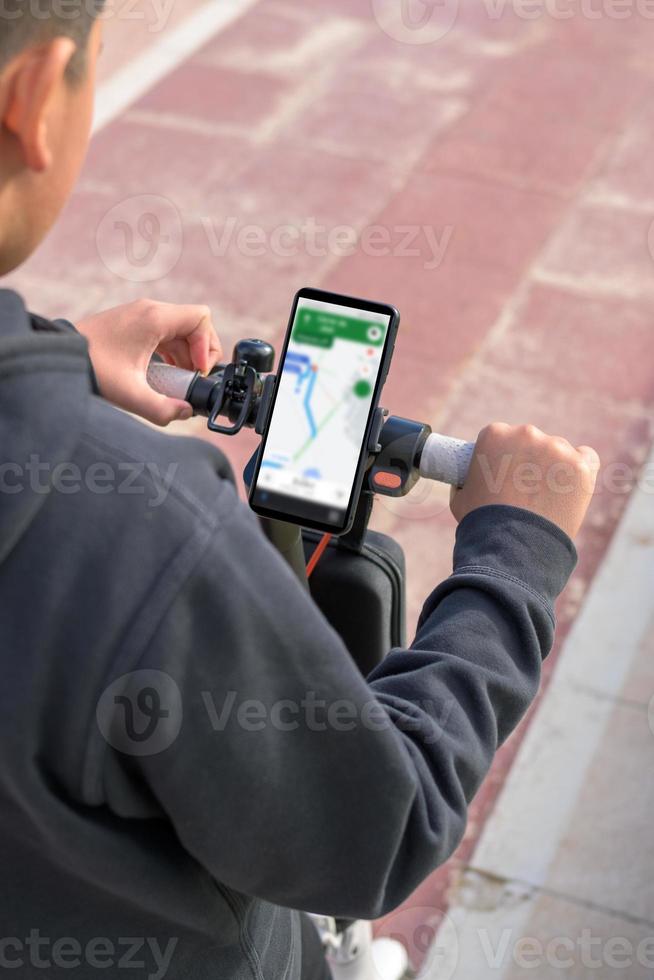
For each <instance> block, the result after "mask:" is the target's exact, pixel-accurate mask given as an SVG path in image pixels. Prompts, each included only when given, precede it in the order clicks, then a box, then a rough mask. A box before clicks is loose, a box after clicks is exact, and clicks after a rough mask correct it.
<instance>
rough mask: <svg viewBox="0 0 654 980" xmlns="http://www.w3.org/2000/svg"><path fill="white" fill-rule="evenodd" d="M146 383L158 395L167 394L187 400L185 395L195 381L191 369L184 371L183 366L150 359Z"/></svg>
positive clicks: (169, 396) (170, 396)
mask: <svg viewBox="0 0 654 980" xmlns="http://www.w3.org/2000/svg"><path fill="white" fill-rule="evenodd" d="M147 379H148V384H149V385H150V387H151V388H154V390H155V391H158V392H159V394H160V395H167V396H168V398H181V399H182V401H188V398H187V395H188V393H189V390H190V388H191V385H192V384H193V382H194V381H195V373H194V372H193V371H185V370H184V369H183V368H177V367H172V366H171V365H170V364H160V363H158V362H157V361H151V362H150V366H149V367H148V373H147Z"/></svg>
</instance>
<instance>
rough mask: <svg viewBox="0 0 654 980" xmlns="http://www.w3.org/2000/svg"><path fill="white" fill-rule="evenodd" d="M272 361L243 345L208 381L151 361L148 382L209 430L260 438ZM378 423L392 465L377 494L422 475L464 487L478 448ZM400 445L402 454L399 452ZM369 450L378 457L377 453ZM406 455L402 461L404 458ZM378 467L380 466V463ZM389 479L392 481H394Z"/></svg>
mask: <svg viewBox="0 0 654 980" xmlns="http://www.w3.org/2000/svg"><path fill="white" fill-rule="evenodd" d="M273 359H274V352H273V351H272V348H271V347H270V345H268V344H264V343H263V342H262V341H241V343H240V344H237V345H236V348H235V350H234V360H233V362H232V363H231V364H227V365H224V364H223V365H220V366H219V367H218V368H216V369H215V371H214V373H212V374H210V375H209V376H208V377H203V376H202V375H200V374H198V373H193V372H192V371H184V370H182V369H181V368H176V367H170V366H169V365H167V364H161V363H156V362H154V361H153V362H152V363H151V364H150V367H149V368H148V382H149V384H150V385H151V387H152V388H154V390H155V391H158V392H159V393H160V394H162V395H168V396H169V397H171V398H181V399H183V400H184V401H188V402H189V403H190V404H191V405H192V406H193V408H194V409H195V413H196V414H197V415H204V416H207V417H208V418H209V428H210V429H212V430H213V431H218V432H223V433H225V434H228V435H234V434H236V432H238V431H240V429H241V428H242V427H243V426H247V427H249V428H254V429H255V430H256V431H257V432H259V433H260V434H261V433H263V430H264V428H265V423H266V420H267V415H268V409H269V406H270V401H271V398H272V393H273V386H274V377H273V375H271V374H268V375H267V377H265V378H263V377H262V373H263V372H265V371H270V370H271V369H272V364H273ZM253 362H256V363H253ZM219 415H224V416H226V417H227V418H229V419H230V421H231V423H232V424H231V426H221V425H218V424H217V418H218V416H219ZM380 423H381V424H380V427H379V431H378V433H377V435H378V437H379V442H378V445H377V447H376V449H377V452H379V453H381V455H382V456H383V458H384V461H386V460H390V464H389V465H388V466H386V465H376V466H375V467H374V468H373V473H375V472H376V473H379V472H382V473H384V474H385V477H386V479H381V478H379V476H377V477H373V479H372V483H373V487H374V489H375V490H376V491H377V492H386V493H388V492H389V489H392V487H396V493H395V494H394V495H397V496H400V495H402V493H406V492H408V490H409V489H410V488H411V486H412V485H413V484H414V483H415V481H416V479H417V478H418V476H422V477H423V478H425V479H427V480H437V481H439V482H441V483H448V484H450V485H451V486H455V487H461V486H463V484H464V482H465V479H466V476H467V475H468V470H469V469H470V462H471V460H472V455H473V453H474V449H475V446H474V443H471V442H463V441H462V440H460V439H452V438H450V437H449V436H442V435H438V434H437V433H435V432H434V433H432V432H431V429H430V428H429V426H426V425H420V424H418V423H411V422H408V421H407V420H404V419H396V418H390V419H386V420H385V421H384V417H383V416H380ZM400 423H405V424H404V425H401V424H400ZM385 437H386V438H385ZM400 442H402V448H401V449H399V448H398V447H399V446H400ZM394 447H395V448H394ZM371 451H372V454H373V455H375V452H374V450H371ZM407 453H408V454H409V458H407ZM402 456H404V457H405V458H404V460H402V459H401V458H400V457H402ZM377 463H380V460H379V459H378V460H377ZM402 463H403V464H404V465H402ZM403 470H404V478H403V477H402V473H403ZM389 471H390V472H389ZM390 476H392V477H393V478H394V479H393V480H391V479H390V478H389V477H390Z"/></svg>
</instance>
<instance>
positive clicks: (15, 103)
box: [0, 37, 75, 173]
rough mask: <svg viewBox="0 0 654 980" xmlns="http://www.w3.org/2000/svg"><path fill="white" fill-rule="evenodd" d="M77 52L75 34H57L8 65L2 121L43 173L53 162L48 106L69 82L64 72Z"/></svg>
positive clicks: (27, 160)
mask: <svg viewBox="0 0 654 980" xmlns="http://www.w3.org/2000/svg"><path fill="white" fill-rule="evenodd" d="M74 53H75V42H74V41H73V39H72V38H69V37H55V38H53V39H52V40H51V41H48V42H46V43H44V44H40V45H38V47H34V48H29V49H27V50H26V51H24V52H22V53H21V54H20V55H18V57H17V58H16V59H15V60H14V62H13V64H12V65H8V66H7V70H6V76H8V77H7V78H6V86H7V88H6V95H5V98H4V100H3V103H4V104H3V106H2V110H3V111H2V118H1V119H0V123H2V124H3V125H4V126H5V128H6V129H8V130H9V132H10V133H12V134H13V135H14V136H15V137H16V139H17V140H18V142H19V144H20V147H21V150H22V153H23V158H24V160H25V165H26V166H27V167H29V169H30V170H34V171H36V172H39V173H40V172H42V171H44V170H47V169H48V168H49V167H50V164H51V163H52V152H51V139H50V136H51V134H49V132H48V112H47V110H48V106H49V104H50V102H51V100H52V98H53V97H54V95H55V94H56V92H57V91H58V89H59V87H60V86H61V85H63V84H67V83H66V82H65V79H64V75H65V73H66V68H67V67H68V64H69V62H70V59H71V57H72V56H73V54H74Z"/></svg>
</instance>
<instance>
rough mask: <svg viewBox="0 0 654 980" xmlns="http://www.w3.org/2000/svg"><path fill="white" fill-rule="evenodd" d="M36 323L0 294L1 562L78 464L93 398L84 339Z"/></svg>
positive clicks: (12, 297) (14, 299)
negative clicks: (65, 467)
mask: <svg viewBox="0 0 654 980" xmlns="http://www.w3.org/2000/svg"><path fill="white" fill-rule="evenodd" d="M41 324H43V321H41ZM34 325H35V322H34V321H33V320H32V318H31V317H30V315H29V313H28V312H27V310H26V309H25V305H24V303H23V301H22V299H21V298H20V297H19V296H18V295H17V294H16V293H14V292H12V291H10V290H6V289H0V563H2V562H3V561H4V560H5V559H6V557H7V555H8V554H9V553H10V552H11V550H12V549H13V548H14V546H15V545H16V543H17V542H18V541H19V540H20V538H21V537H22V536H23V535H24V534H25V532H26V531H27V529H28V528H29V526H30V524H31V523H32V521H33V520H34V518H35V517H36V515H37V513H38V512H39V510H40V509H41V507H43V506H44V505H45V504H46V502H47V500H48V497H49V495H50V494H51V493H52V492H54V491H53V480H54V481H55V484H56V481H57V475H58V469H59V473H61V466H62V464H65V463H67V462H69V461H70V460H71V459H72V457H73V454H74V451H75V447H76V446H77V443H78V441H79V438H80V435H81V431H82V428H83V426H84V422H85V419H86V415H87V412H88V406H89V396H90V394H91V380H90V374H89V360H88V348H87V344H86V341H85V340H84V338H83V337H81V336H79V334H75V333H70V334H67V333H57V332H54V328H53V332H49V331H44V330H42V329H41V330H38V331H37V330H35V329H34Z"/></svg>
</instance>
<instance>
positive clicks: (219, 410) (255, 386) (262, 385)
mask: <svg viewBox="0 0 654 980" xmlns="http://www.w3.org/2000/svg"><path fill="white" fill-rule="evenodd" d="M274 363H275V350H274V348H273V347H272V346H271V344H268V343H266V342H265V341H264V340H240V341H239V342H238V343H237V344H236V346H235V347H234V351H233V353H232V360H231V362H230V363H229V364H226V365H223V366H221V367H220V368H219V369H218V371H216V372H215V373H214V374H211V375H209V377H208V378H198V380H197V381H196V382H195V384H196V385H202V384H203V383H204V384H206V385H208V386H211V388H212V392H211V400H212V406H211V413H210V415H209V420H208V422H207V427H208V428H209V429H210V430H211V431H212V432H219V433H221V434H222V435H225V436H235V435H236V434H237V433H238V432H240V431H241V429H242V428H243V426H244V425H247V424H248V422H250V421H251V420H252V416H253V414H254V415H256V424H255V431H256V432H257V433H258V434H259V435H262V434H263V431H264V430H263V429H262V428H259V427H258V424H259V420H260V419H266V418H267V417H268V414H269V411H270V403H271V400H272V393H273V390H274V386H275V377H274V375H272V374H270V373H269V372H270V371H272V369H273V365H274ZM218 373H220V375H221V380H220V382H219V384H218V385H217V386H216V385H215V378H216V375H217V374H218ZM262 374H265V375H266V377H265V379H262V377H261V375H262ZM226 406H228V411H227V414H228V417H229V420H230V422H231V425H221V424H219V423H218V416H219V415H221V414H224V413H225V408H226Z"/></svg>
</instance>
